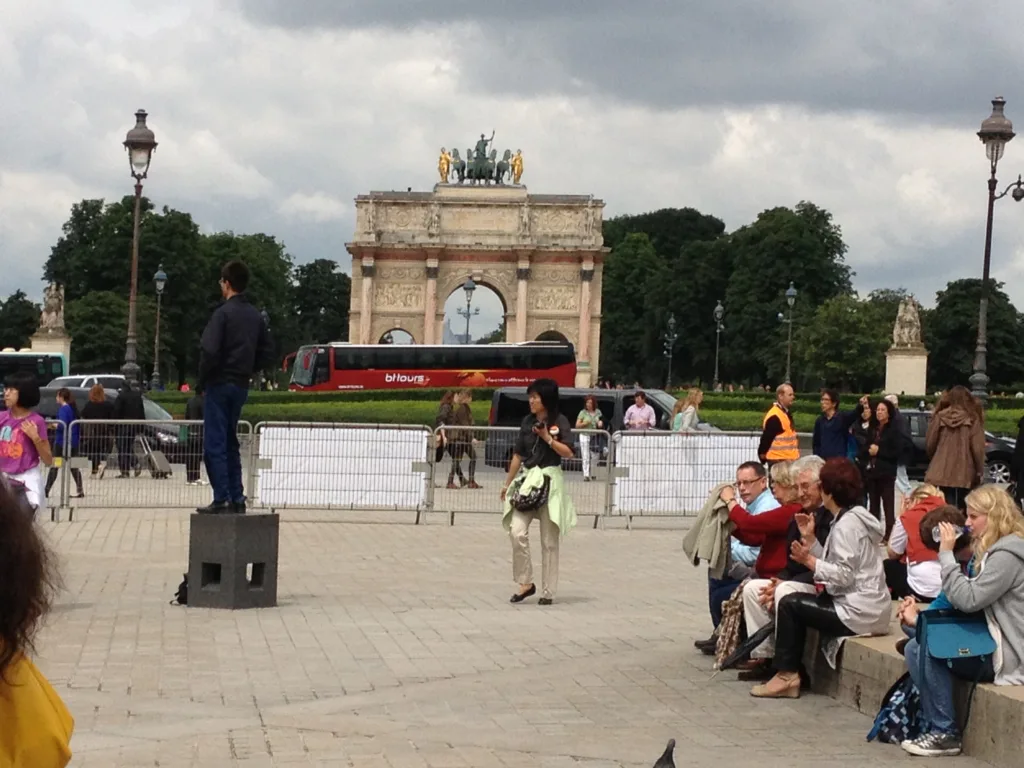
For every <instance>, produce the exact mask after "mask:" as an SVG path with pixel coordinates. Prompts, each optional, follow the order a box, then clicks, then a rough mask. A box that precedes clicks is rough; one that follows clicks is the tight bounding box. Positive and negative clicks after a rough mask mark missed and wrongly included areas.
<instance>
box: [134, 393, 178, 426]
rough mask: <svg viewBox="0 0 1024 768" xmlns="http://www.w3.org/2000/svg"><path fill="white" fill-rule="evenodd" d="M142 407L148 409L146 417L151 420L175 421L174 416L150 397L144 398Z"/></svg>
mask: <svg viewBox="0 0 1024 768" xmlns="http://www.w3.org/2000/svg"><path fill="white" fill-rule="evenodd" d="M142 407H143V408H144V409H145V411H146V418H147V419H150V420H151V421H174V417H173V416H171V414H169V413H168V412H167V411H165V410H164V409H163V408H161V407H160V406H159V405H157V404H156V403H154V402H153V401H152V400H150V399H148V398H143V399H142Z"/></svg>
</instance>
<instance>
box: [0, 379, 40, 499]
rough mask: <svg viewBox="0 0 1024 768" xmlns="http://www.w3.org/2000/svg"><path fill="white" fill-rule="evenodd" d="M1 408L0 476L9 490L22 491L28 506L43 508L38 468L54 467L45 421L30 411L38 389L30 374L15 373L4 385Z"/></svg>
mask: <svg viewBox="0 0 1024 768" xmlns="http://www.w3.org/2000/svg"><path fill="white" fill-rule="evenodd" d="M4 405H5V406H7V410H6V411H3V412H2V413H0V474H2V475H4V476H6V478H7V479H8V481H9V483H10V486H11V488H12V490H15V491H17V490H21V491H23V492H24V494H25V498H26V499H27V500H28V503H29V505H30V506H31V507H32V508H33V509H38V508H39V507H40V506H41V505H42V504H43V499H44V498H45V494H44V493H43V476H42V471H41V465H42V464H46V465H49V464H51V463H53V455H52V454H51V453H50V444H49V443H48V442H47V440H46V421H45V420H44V419H43V417H42V416H40V415H39V414H38V413H34V412H33V411H32V410H31V409H32V408H35V407H36V406H37V405H39V385H38V384H36V381H35V379H34V378H33V377H32V376H30V375H29V374H25V373H15V374H12V375H11V376H8V377H7V381H6V382H5V383H4Z"/></svg>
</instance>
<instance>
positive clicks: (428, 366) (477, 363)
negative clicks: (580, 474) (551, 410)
mask: <svg viewBox="0 0 1024 768" xmlns="http://www.w3.org/2000/svg"><path fill="white" fill-rule="evenodd" d="M538 378H550V379H554V380H555V381H557V382H558V385H559V386H562V387H573V386H576V350H575V349H573V346H572V344H569V343H566V342H549V341H530V342H526V343H524V344H459V345H443V346H442V345H433V344H431V345H427V344H342V343H332V344H316V345H311V346H307V347H300V348H299V350H298V351H297V352H296V353H295V364H294V365H293V367H292V379H291V385H290V386H289V389H293V390H301V391H314V392H315V391H334V390H344V389H414V388H417V387H431V388H437V389H448V388H453V387H512V386H524V385H526V384H529V383H530V382H531V381H533V380H534V379H538Z"/></svg>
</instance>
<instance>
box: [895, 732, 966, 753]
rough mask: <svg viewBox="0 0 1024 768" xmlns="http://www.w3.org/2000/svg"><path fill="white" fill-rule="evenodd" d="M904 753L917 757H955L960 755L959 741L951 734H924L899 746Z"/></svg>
mask: <svg viewBox="0 0 1024 768" xmlns="http://www.w3.org/2000/svg"><path fill="white" fill-rule="evenodd" d="M900 746H901V747H903V751H904V752H909V753H910V754H911V755H917V756H919V757H955V756H956V755H959V754H960V739H958V738H957V737H956V736H954V735H953V734H952V733H936V732H932V733H926V734H924V735H923V736H918V737H917V738H916V739H908V740H907V741H904V742H903V743H902V744H900Z"/></svg>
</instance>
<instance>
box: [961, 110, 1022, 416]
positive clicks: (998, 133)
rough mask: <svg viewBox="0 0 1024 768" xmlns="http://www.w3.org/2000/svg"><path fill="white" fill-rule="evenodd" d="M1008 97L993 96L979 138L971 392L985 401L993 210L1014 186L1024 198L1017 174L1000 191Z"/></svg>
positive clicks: (1008, 134) (1008, 131)
mask: <svg viewBox="0 0 1024 768" xmlns="http://www.w3.org/2000/svg"><path fill="white" fill-rule="evenodd" d="M1005 106H1006V100H1005V99H1003V97H1002V96H997V97H996V98H994V99H992V114H991V115H989V116H988V117H987V118H986V119H985V120H984V121H983V122H982V124H981V130H980V131H978V138H979V139H981V141H982V143H983V144H984V145H985V155H986V157H988V162H989V171H990V172H989V178H988V217H987V219H986V220H985V261H984V264H983V266H982V269H981V301H980V302H979V305H978V342H977V345H976V346H975V348H974V373H973V374H971V378H970V379H969V381H970V382H971V393H972V394H973V395H974V396H975V397H977V398H978V399H979V400H981V401H982V402H983V403H984V402H985V401H986V400H988V382H989V378H988V372H987V369H988V298H989V293H990V291H991V286H990V285H989V268H990V266H991V261H992V214H993V211H994V209H995V204H996V200H1000V199H1002V198H1004V197H1006V193H1007V192H1009V191H1010V190H1011V189H1012V190H1013V192H1012V193H1011V194H1012V197H1013V199H1014V200H1016V201H1017V202H1018V203H1019V202H1020V201H1021V200H1024V180H1022V179H1021V177H1020V176H1017V181H1015V182H1013V183H1012V184H1010V186H1008V187H1007V188H1006V189H1004V190H1003V191H1002V192H1001V193H1000V194H998V195H997V194H996V186H997V185H998V182H997V181H996V166H997V165H999V161H1000V159H1002V157H1003V152H1004V151H1005V150H1006V145H1007V143H1009V142H1010V141H1011V140H1012V139H1013V137H1014V136H1015V134H1014V132H1013V123H1011V122H1010V120H1009V119H1008V118H1007V117H1006V115H1004V114H1003V109H1004V108H1005Z"/></svg>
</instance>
